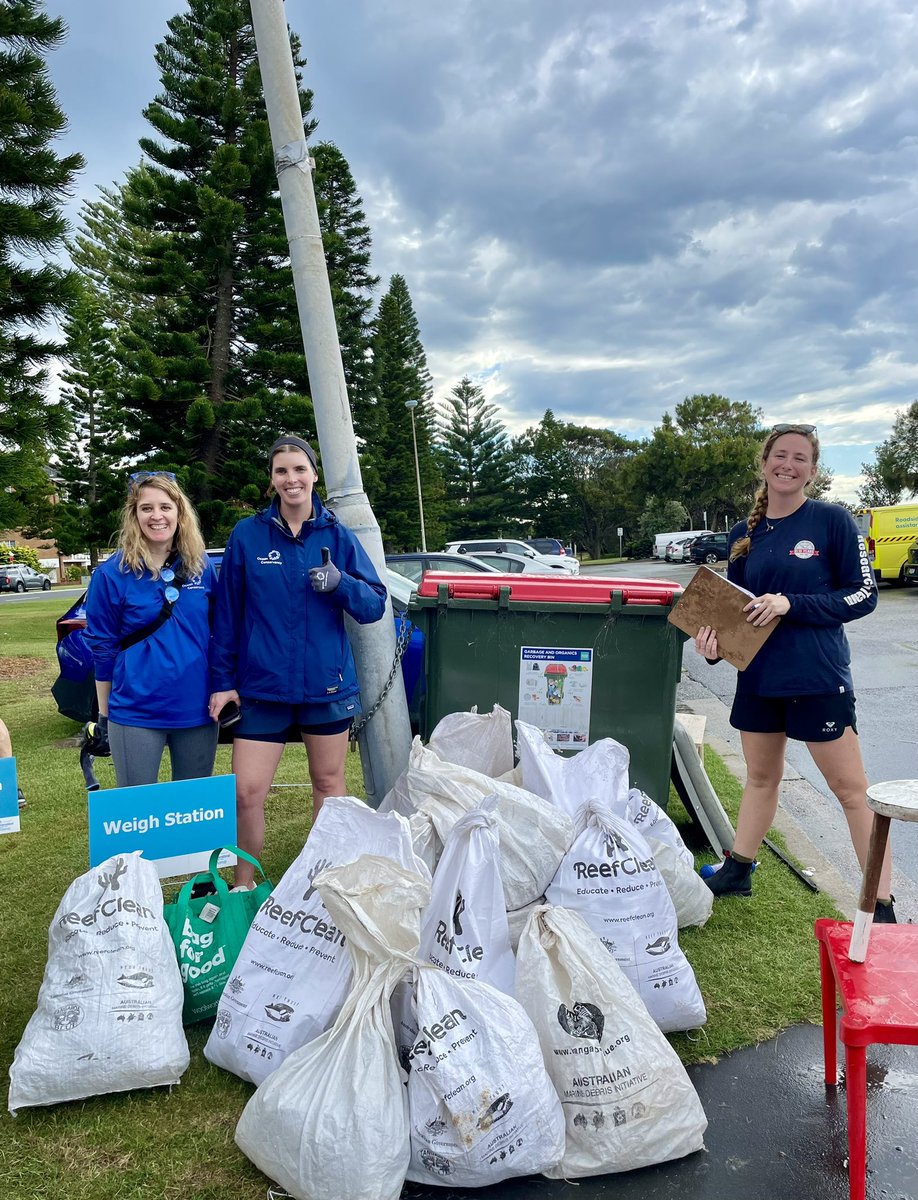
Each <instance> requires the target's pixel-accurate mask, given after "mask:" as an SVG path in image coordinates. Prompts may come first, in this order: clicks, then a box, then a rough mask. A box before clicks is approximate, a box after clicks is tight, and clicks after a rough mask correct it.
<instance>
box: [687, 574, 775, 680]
mask: <svg viewBox="0 0 918 1200" xmlns="http://www.w3.org/2000/svg"><path fill="white" fill-rule="evenodd" d="M752 596H753V594H752V592H747V591H746V589H745V588H742V587H740V586H739V584H736V583H731V582H730V580H729V579H726V578H725V577H724V576H723V575H719V574H718V573H717V572H716V571H712V570H711V568H710V567H699V569H698V570H697V571H696V572H695V576H694V578H693V579H692V581H691V583H689V584H688V586H687V587H686V589H685V591H684V592H683V593H682V595H681V596H680V597H679V600H678V601H677V603H676V604H675V605H674V607H673V609H672V612H670V614H669V616H668V617H667V618H666V619H667V620H668V621H669V622H670V624H671V625H675V626H676V628H677V629H681V630H682V632H683V633H687V634H688V635H689V637H692V638H693V637H695V635H696V634H697V633H698V630H699V629H700V628H701V627H702V625H710V626H711V628H712V629H714V630H715V631H716V633H717V649H718V651H719V652H720V656H721V658H725V659H726V660H727V662H728V663H730V664H732V665H733V666H734V667H736V669H737V670H738V671H743V670H745V668H746V667H748V666H749V664H750V663H751V662H752V660H753V658H755V656H756V654H757V653H758V652H759V650H761V648H762V646H764V644H765V643H766V642H767V641H768V639H769V638H770V637H771V635H772V633H773V632H774V630H775V628H776V627H777V625H778V622H779V621H780V617H776V618H775V620H773V621H769V622H768V624H767V625H762V626H755V625H751V624H750V623H749V622H748V621H747V619H746V618H747V617H748V616H749V614H748V613H744V612H743V607H744V606H745V605H746V604H748V603H749V601H750V600H751V599H752Z"/></svg>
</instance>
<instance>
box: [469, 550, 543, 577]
mask: <svg viewBox="0 0 918 1200" xmlns="http://www.w3.org/2000/svg"><path fill="white" fill-rule="evenodd" d="M475 558H476V559H477V560H478V561H479V562H483V563H487V564H488V566H489V567H495V568H496V569H497V570H498V571H503V573H504V574H505V575H557V574H558V572H557V571H554V570H552V568H551V567H546V566H545V564H544V563H542V562H539V561H538V559H535V558H523V556H522V554H492V553H491V552H490V550H479V551H478V553H477V554H476V555H475Z"/></svg>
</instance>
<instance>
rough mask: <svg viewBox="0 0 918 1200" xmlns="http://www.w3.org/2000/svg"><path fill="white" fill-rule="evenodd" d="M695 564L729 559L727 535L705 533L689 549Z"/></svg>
mask: <svg viewBox="0 0 918 1200" xmlns="http://www.w3.org/2000/svg"><path fill="white" fill-rule="evenodd" d="M689 557H690V558H691V560H692V562H693V563H708V564H709V565H710V564H711V563H716V562H720V561H721V560H722V559H725V558H726V557H727V535H726V534H725V533H703V534H702V535H701V537H697V538H695V540H694V542H692V544H691V546H690V547H689Z"/></svg>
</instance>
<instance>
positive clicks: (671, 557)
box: [664, 536, 692, 562]
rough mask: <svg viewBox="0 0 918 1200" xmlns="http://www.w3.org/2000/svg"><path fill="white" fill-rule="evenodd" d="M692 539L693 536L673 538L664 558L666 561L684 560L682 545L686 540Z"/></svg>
mask: <svg viewBox="0 0 918 1200" xmlns="http://www.w3.org/2000/svg"><path fill="white" fill-rule="evenodd" d="M690 541H692V538H690V537H688V536H684V537H677V538H673V540H672V541H671V542H669V543H668V544H667V546H666V554H665V555H664V558H665V559H666V561H667V562H681V561H682V547H683V545H684V544H685V543H686V542H690Z"/></svg>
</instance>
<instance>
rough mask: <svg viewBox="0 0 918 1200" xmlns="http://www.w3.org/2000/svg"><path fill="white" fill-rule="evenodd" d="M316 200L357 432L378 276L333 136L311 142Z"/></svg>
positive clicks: (365, 395) (366, 387) (367, 385)
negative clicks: (331, 138)
mask: <svg viewBox="0 0 918 1200" xmlns="http://www.w3.org/2000/svg"><path fill="white" fill-rule="evenodd" d="M312 154H313V158H314V160H315V164H316V169H315V178H314V183H315V191H316V204H317V206H318V209H319V224H320V226H321V229H322V244H323V246H324V248H325V263H326V266H327V267H328V281H329V284H330V286H331V294H332V303H333V304H334V308H335V320H336V322H337V325H338V343H339V345H340V347H341V358H342V361H343V364H344V379H345V382H346V383H347V393H348V399H349V401H350V406H351V413H352V416H353V420H354V430H355V433H356V434H357V436H358V438H361V437H362V433H363V426H364V425H365V424H367V423H368V421H369V419H370V418H369V416H368V410H369V408H370V406H371V403H372V400H371V390H372V356H371V353H370V337H371V333H370V320H369V318H370V311H371V309H372V307H373V298H372V292H373V289H374V288H375V287H376V285H377V284H378V283H379V276H378V275H372V274H371V273H370V246H371V243H372V239H371V236H370V227H369V225H368V224H367V220H366V216H365V214H364V211H363V201H362V200H361V198H360V196H359V194H358V192H357V185H356V184H355V183H354V177H353V175H352V174H351V169H350V167H349V165H348V162H347V159H346V158H345V157H344V155H343V154H342V153H341V151H340V150H339V149H338V147H337V146H336V145H335V144H334V143H333V142H319V144H318V145H317V146H315V147H313V150H312Z"/></svg>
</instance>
